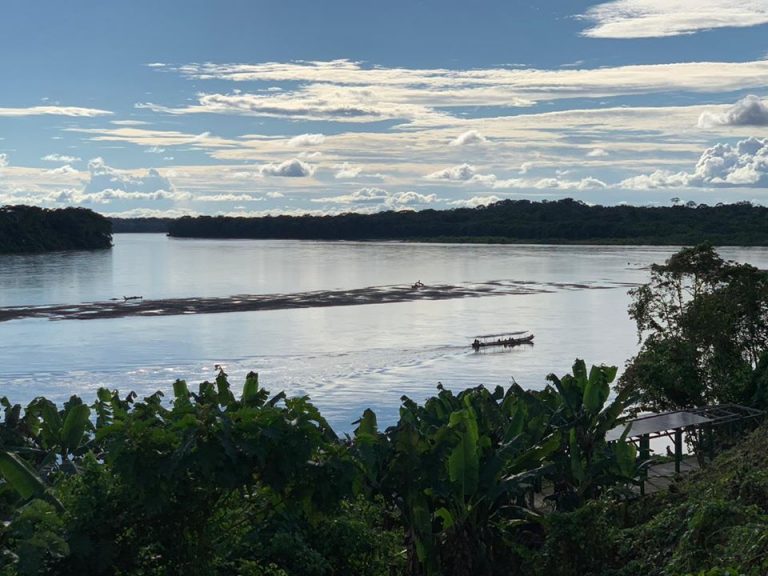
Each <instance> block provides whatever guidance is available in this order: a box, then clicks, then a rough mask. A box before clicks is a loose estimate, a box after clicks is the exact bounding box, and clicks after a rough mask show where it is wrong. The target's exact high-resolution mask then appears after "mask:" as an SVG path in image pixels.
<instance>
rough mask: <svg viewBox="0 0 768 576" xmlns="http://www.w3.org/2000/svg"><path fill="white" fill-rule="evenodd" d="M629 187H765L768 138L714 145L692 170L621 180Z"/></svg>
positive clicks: (657, 173) (658, 173)
mask: <svg viewBox="0 0 768 576" xmlns="http://www.w3.org/2000/svg"><path fill="white" fill-rule="evenodd" d="M619 186H620V187H623V188H631V189H652V188H676V187H765V186H768V138H766V139H759V138H747V139H746V140H741V141H739V142H737V143H736V144H734V145H731V144H716V145H715V146H712V147H711V148H707V149H706V150H705V151H704V152H703V153H702V154H701V156H700V158H699V160H698V162H697V163H696V166H695V167H694V169H693V171H692V172H685V171H680V172H672V171H668V170H656V171H654V172H652V173H651V174H642V175H639V176H634V177H631V178H627V179H625V180H623V181H622V182H621V183H620V184H619Z"/></svg>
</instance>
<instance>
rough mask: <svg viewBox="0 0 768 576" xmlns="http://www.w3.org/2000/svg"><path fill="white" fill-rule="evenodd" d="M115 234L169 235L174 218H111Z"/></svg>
mask: <svg viewBox="0 0 768 576" xmlns="http://www.w3.org/2000/svg"><path fill="white" fill-rule="evenodd" d="M109 221H110V222H112V233H113V234H125V233H137V232H141V233H148V232H162V233H164V234H165V233H167V232H168V228H169V227H170V226H171V222H173V218H110V219H109Z"/></svg>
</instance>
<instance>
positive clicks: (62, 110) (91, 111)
mask: <svg viewBox="0 0 768 576" xmlns="http://www.w3.org/2000/svg"><path fill="white" fill-rule="evenodd" d="M109 114H112V112H110V111H108V110H99V109H98V108H79V107H77V106H30V107H28V108H0V116H11V117H22V116H71V117H75V118H94V117H96V116H107V115H109Z"/></svg>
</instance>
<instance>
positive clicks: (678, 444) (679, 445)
mask: <svg viewBox="0 0 768 576" xmlns="http://www.w3.org/2000/svg"><path fill="white" fill-rule="evenodd" d="M682 461H683V431H682V430H681V429H680V428H678V429H677V430H675V474H680V462H682Z"/></svg>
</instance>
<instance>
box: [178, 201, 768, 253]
mask: <svg viewBox="0 0 768 576" xmlns="http://www.w3.org/2000/svg"><path fill="white" fill-rule="evenodd" d="M168 233H169V235H170V236H175V237H179V238H263V239H267V238H272V239H302V240H310V239H311V240H417V241H433V242H486V243H551V244H659V245H665V244H667V245H668V244H697V243H700V242H705V241H709V242H712V243H714V244H717V245H768V208H764V207H762V206H755V205H752V204H750V203H749V202H739V203H736V204H718V205H717V206H707V205H705V204H699V205H693V204H692V203H689V204H688V205H679V206H667V207H640V206H590V205H587V204H585V203H583V202H579V201H576V200H572V199H565V200H558V201H555V202H546V201H545V202H531V201H529V200H504V201H501V202H497V203H495V204H491V205H489V206H485V207H478V208H459V209H454V210H422V211H420V212H379V213H376V214H353V213H350V214H341V215H338V216H265V217H261V218H234V217H228V216H198V217H183V218H179V219H176V220H171V221H169V222H168Z"/></svg>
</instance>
